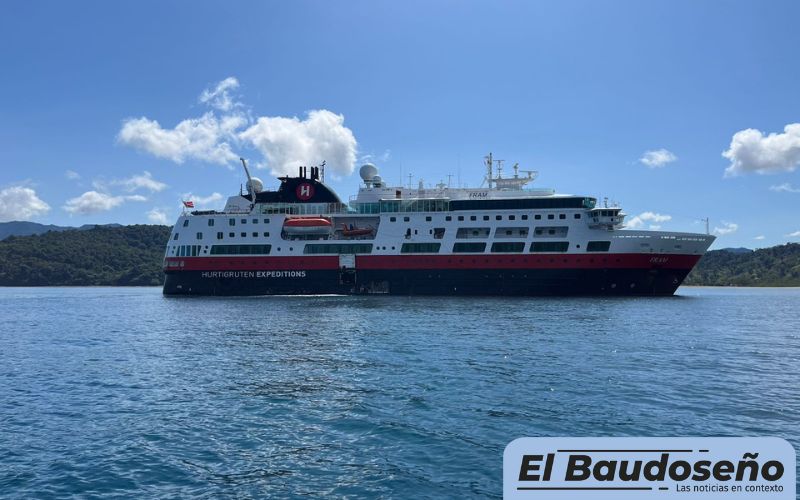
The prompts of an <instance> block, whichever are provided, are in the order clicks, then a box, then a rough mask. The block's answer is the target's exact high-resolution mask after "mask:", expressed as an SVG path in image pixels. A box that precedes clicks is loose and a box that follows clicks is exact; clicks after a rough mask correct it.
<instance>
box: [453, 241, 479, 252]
mask: <svg viewBox="0 0 800 500" xmlns="http://www.w3.org/2000/svg"><path fill="white" fill-rule="evenodd" d="M484 250H486V243H456V244H454V245H453V253H483V251H484Z"/></svg>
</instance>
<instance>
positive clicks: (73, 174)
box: [64, 170, 81, 181]
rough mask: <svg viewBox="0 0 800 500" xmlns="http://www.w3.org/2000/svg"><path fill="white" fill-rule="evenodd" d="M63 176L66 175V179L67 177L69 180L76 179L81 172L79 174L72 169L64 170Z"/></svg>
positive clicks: (79, 176)
mask: <svg viewBox="0 0 800 500" xmlns="http://www.w3.org/2000/svg"><path fill="white" fill-rule="evenodd" d="M64 177H66V178H67V179H69V180H71V181H76V180H78V179H80V178H81V174H79V173H78V172H76V171H74V170H66V171H65V172H64Z"/></svg>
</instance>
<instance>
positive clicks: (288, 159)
mask: <svg viewBox="0 0 800 500" xmlns="http://www.w3.org/2000/svg"><path fill="white" fill-rule="evenodd" d="M239 136H240V137H241V138H242V139H243V140H244V141H246V142H247V143H249V144H252V145H253V146H254V147H255V148H256V149H258V150H259V151H260V152H261V154H263V155H264V157H265V158H266V161H267V166H268V167H269V169H270V171H271V172H272V173H273V174H274V175H283V174H292V173H294V172H295V171H296V170H297V167H298V166H300V165H316V164H319V163H322V161H323V160H325V161H326V172H329V173H331V174H332V175H333V176H334V177H338V176H345V175H350V174H351V173H352V172H353V168H354V166H355V162H356V138H355V137H354V136H353V132H352V131H351V130H350V129H348V128H347V127H345V126H344V116H342V115H337V114H336V113H331V112H330V111H328V110H324V109H320V110H314V111H310V112H309V113H308V116H307V117H306V119H305V120H301V119H299V118H297V117H293V118H284V117H280V116H277V117H266V116H262V117H260V118H259V119H258V120H257V121H256V123H255V124H253V125H252V126H251V127H249V128H248V129H247V130H245V131H244V132H242V133H241V134H239Z"/></svg>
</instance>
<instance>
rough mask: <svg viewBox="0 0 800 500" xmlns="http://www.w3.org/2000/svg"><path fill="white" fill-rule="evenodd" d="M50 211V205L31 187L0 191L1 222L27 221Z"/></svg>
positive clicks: (16, 187)
mask: <svg viewBox="0 0 800 500" xmlns="http://www.w3.org/2000/svg"><path fill="white" fill-rule="evenodd" d="M49 211H50V205H48V204H47V203H45V202H44V201H42V199H41V198H39V197H38V196H37V195H36V191H35V190H33V189H31V188H29V187H24V186H11V187H7V188H5V189H2V190H0V222H7V221H12V220H27V219H31V218H33V217H38V216H40V215H44V214H46V213H47V212H49Z"/></svg>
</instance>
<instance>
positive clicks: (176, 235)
mask: <svg viewBox="0 0 800 500" xmlns="http://www.w3.org/2000/svg"><path fill="white" fill-rule="evenodd" d="M172 239H173V240H175V241H178V233H175V236H173V237H172Z"/></svg>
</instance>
